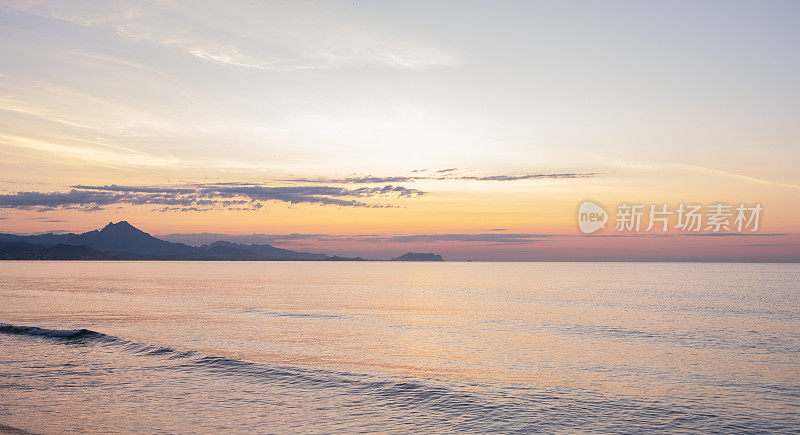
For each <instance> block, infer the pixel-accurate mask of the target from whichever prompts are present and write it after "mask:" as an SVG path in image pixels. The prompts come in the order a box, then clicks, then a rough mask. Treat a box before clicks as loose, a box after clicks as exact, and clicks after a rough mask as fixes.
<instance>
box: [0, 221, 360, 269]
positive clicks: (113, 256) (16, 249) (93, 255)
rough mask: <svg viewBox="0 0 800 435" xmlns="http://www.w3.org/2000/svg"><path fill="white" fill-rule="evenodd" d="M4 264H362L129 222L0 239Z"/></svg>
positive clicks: (323, 255)
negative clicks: (206, 240)
mask: <svg viewBox="0 0 800 435" xmlns="http://www.w3.org/2000/svg"><path fill="white" fill-rule="evenodd" d="M0 259H2V260H221V261H248V260H249V261H286V260H306V261H363V260H364V259H363V258H360V257H356V258H345V257H336V256H333V257H329V256H327V255H325V254H311V253H307V252H295V251H292V250H289V249H282V248H276V247H274V246H271V245H266V244H265V245H242V244H238V243H231V242H226V241H219V242H215V243H211V244H208V245H203V246H200V247H194V246H189V245H185V244H183V243H173V242H168V241H166V240H161V239H158V238H156V237H153V236H151V235H150V234H148V233H146V232H144V231H142V230H140V229H138V228H136V227H134V226H133V225H131V224H130V223H128V222H126V221H120V222H117V223H112V222H109V223H108V225H106V226H105V227H103V228H102V229H100V230H93V231H89V232H85V233H82V234H72V233H69V234H52V233H48V234H40V235H34V236H20V235H16V234H1V233H0Z"/></svg>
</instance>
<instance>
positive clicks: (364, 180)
mask: <svg viewBox="0 0 800 435" xmlns="http://www.w3.org/2000/svg"><path fill="white" fill-rule="evenodd" d="M455 170H456V169H455V168H451V169H443V170H441V171H436V173H437V174H438V173H445V175H432V176H422V175H419V176H417V175H412V176H389V177H376V176H373V175H364V176H353V177H343V178H325V177H316V178H315V177H310V178H288V179H283V180H281V181H290V182H299V183H332V184H377V183H412V182H414V181H419V180H469V181H519V180H543V179H545V180H546V179H573V178H590V177H595V176H597V175H599V173H598V172H561V173H532V174H521V175H510V174H502V175H486V176H471V175H451V174H450V172H451V171H455ZM411 172H415V171H411Z"/></svg>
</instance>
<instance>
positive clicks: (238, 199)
mask: <svg viewBox="0 0 800 435" xmlns="http://www.w3.org/2000/svg"><path fill="white" fill-rule="evenodd" d="M423 193H424V192H422V191H420V190H417V189H409V188H406V187H402V186H393V185H390V184H387V185H385V186H382V187H360V188H357V189H347V188H344V187H336V186H263V185H258V184H248V183H220V184H199V185H181V186H167V187H164V186H120V185H116V184H112V185H105V186H86V185H75V186H72V189H71V190H69V191H66V192H35V191H34V192H16V193H10V194H3V195H0V208H16V209H25V210H53V209H58V208H68V209H80V210H87V211H90V210H98V209H101V208H104V207H107V206H111V205H117V204H126V205H155V206H159V207H160V208H159V210H160V211H170V210H182V211H204V210H212V209H239V210H245V209H250V210H255V209H259V208H261V207H263V206H264V203H265V202H268V201H279V202H285V203H289V204H318V205H338V206H342V207H370V208H373V207H390V205H378V204H371V203H367V202H365V201H364V200H365V199H370V198H381V197H392V198H400V197H403V198H407V197H414V196H420V195H422V194H423Z"/></svg>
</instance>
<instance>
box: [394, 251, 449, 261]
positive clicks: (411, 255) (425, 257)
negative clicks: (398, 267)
mask: <svg viewBox="0 0 800 435" xmlns="http://www.w3.org/2000/svg"><path fill="white" fill-rule="evenodd" d="M392 261H444V258H442V256H441V255H438V254H432V253H419V252H408V253H406V254H403V255H401V256H399V257H395V258H392Z"/></svg>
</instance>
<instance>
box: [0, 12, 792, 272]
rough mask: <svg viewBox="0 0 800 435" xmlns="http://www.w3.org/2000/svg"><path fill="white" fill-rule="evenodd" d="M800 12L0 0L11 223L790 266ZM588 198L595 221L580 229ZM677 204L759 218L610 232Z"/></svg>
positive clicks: (5, 210) (346, 245) (18, 229)
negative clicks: (636, 207) (627, 208)
mask: <svg viewBox="0 0 800 435" xmlns="http://www.w3.org/2000/svg"><path fill="white" fill-rule="evenodd" d="M798 21H800V4H798V3H797V2H794V1H786V2H783V1H764V2H742V1H724V2H723V1H702V2H697V1H669V2H667V1H661V2H658V1H656V2H637V1H610V2H590V1H586V2H583V1H567V2H533V1H519V2H513V1H491V2H490V1H483V2H477V1H403V2H388V1H359V0H356V1H353V0H350V1H324V2H322V1H321V2H306V1H274V2H265V1H237V2H211V1H191V2H190V1H185V2H180V1H174V2H173V1H157V2H150V1H142V2H135V3H134V2H118V1H104V2H95V1H41V2H39V1H13V0H11V1H6V0H0V59H2V61H0V232H6V233H20V234H22V233H25V234H28V233H41V232H51V231H54V232H83V231H88V230H91V229H95V228H100V227H102V226H104V225H105V224H106V223H108V222H109V221H114V222H116V221H119V220H127V221H129V222H131V223H132V224H133V225H135V226H137V227H138V228H141V229H142V230H144V231H147V232H149V233H151V234H154V235H159V236H163V237H164V238H167V239H170V240H174V241H181V242H186V243H192V244H202V243H207V242H211V241H214V240H212V239H214V238H219V237H224V238H228V239H236V240H238V241H242V242H248V243H249V242H258V243H273V244H276V245H278V246H281V247H286V248H289V249H299V250H304V251H310V252H326V253H329V254H338V255H362V256H367V257H370V258H390V257H393V256H396V255H399V254H401V253H404V252H408V251H415V252H420V251H421V252H436V253H441V254H443V255H444V256H445V258H447V259H452V260H466V259H474V260H508V261H511V260H653V261H657V260H697V261H717V260H719V261H800V223H798V222H799V221H798V216H800V175H799V174H800V171H798V170H797V166H798V163H800V143H799V141H800V123H798V122H797V120H798V119H800V103H798V101H800V80H797V77H800V48H798V47H800V26H797V25H796V24H797V22H798ZM587 200H590V201H592V202H594V203H596V204H599V205H600V206H601V207H602V208H603V209H604V210H606V211H607V213H608V214H609V223H608V224H607V225H606V227H605V228H602V229H600V230H599V231H598V232H595V233H592V234H584V233H583V232H581V231H579V226H578V217H577V210H578V207H579V204H581V203H582V202H584V201H587ZM682 203H686V204H698V205H702V206H703V207H704V210H705V209H707V208H708V207H709V206H711V205H713V204H728V205H730V206H731V207H732V208H735V207H737V206H738V205H740V204H743V205H746V206H747V207H754V206H755V204H760V206H761V207H763V213H761V214H760V220H759V227H758V229H757V231H749V229H745V231H743V232H742V231H733V230H724V229H723V230H720V231H714V230H706V229H705V225H703V227H704V228H701V229H700V231H698V232H697V233H696V234H695V232H692V231H689V232H687V231H681V230H679V229H676V228H674V225H675V224H676V223H677V222H676V221H672V222H670V224H669V227H670V228H669V229H668V231H666V232H656V231H650V232H648V231H644V227H645V226H646V221H645V225H644V226H643V227H642V229H641V230H640V231H638V232H637V231H618V230H616V229H615V221H616V217H617V215H618V213H616V212H617V211H618V207H619V206H620V205H623V204H642V205H643V206H644V210H645V211H646V212H647V211H649V206H650V204H654V205H658V206H659V207H661V205H662V204H667V206H668V208H669V209H670V210H677V209H678V207H679V205H680V204H682ZM645 214H646V213H645ZM646 217H648V216H645V218H646ZM734 217H735V215H734V216H732V217H731V221H732V219H733V218H734ZM672 218H673V219H677V216H676V215H673V217H672Z"/></svg>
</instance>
